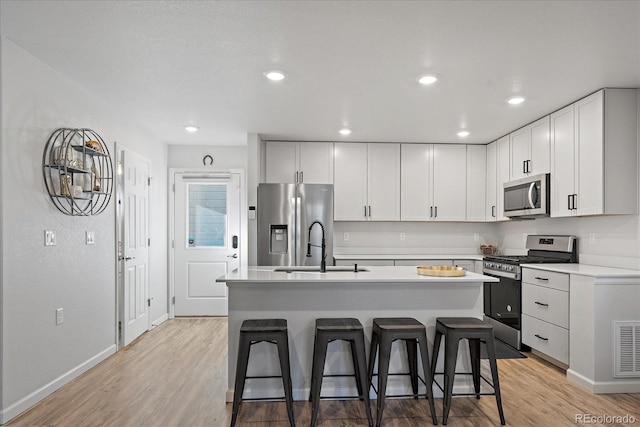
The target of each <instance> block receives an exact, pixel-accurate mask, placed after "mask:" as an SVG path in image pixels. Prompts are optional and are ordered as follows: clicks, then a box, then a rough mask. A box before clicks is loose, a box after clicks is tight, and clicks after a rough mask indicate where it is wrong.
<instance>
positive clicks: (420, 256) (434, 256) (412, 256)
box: [333, 254, 483, 261]
mask: <svg viewBox="0 0 640 427" xmlns="http://www.w3.org/2000/svg"><path fill="white" fill-rule="evenodd" d="M333 257H334V258H335V259H339V260H343V259H355V260H360V259H374V260H379V259H416V260H421V259H470V260H474V261H482V258H483V255H480V254H475V255H461V254H458V255H441V254H431V255H425V254H402V255H392V254H387V255H362V254H358V255H353V254H338V255H335V254H334V255H333Z"/></svg>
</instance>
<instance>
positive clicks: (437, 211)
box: [435, 206, 438, 218]
mask: <svg viewBox="0 0 640 427" xmlns="http://www.w3.org/2000/svg"><path fill="white" fill-rule="evenodd" d="M435 208H436V209H435V211H436V215H435V217H436V218H438V207H437V206H436V207H435Z"/></svg>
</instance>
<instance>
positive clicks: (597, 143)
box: [551, 89, 638, 217]
mask: <svg viewBox="0 0 640 427" xmlns="http://www.w3.org/2000/svg"><path fill="white" fill-rule="evenodd" d="M637 122H638V91H637V90H636V89H603V90H600V91H598V92H596V93H594V94H592V95H589V96H587V97H586V98H583V99H581V100H579V101H577V102H575V103H574V104H572V105H570V106H568V107H565V108H563V109H562V110H560V111H557V112H555V113H553V114H551V154H552V155H551V171H552V172H551V195H552V196H551V197H552V204H551V216H553V217H562V216H574V215H578V216H581V215H602V214H637V210H638V207H637V206H638V179H637V177H638V175H637V174H638V156H637V138H638V136H637Z"/></svg>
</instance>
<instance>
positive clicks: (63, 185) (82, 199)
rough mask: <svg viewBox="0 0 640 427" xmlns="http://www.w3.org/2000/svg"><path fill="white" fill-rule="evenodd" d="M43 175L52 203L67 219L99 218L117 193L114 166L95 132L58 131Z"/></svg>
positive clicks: (44, 159)
mask: <svg viewBox="0 0 640 427" xmlns="http://www.w3.org/2000/svg"><path fill="white" fill-rule="evenodd" d="M42 175H43V177H44V184H45V186H46V187H47V192H48V193H49V197H50V198H51V201H52V202H53V204H54V205H55V207H56V208H58V210H59V211H60V212H62V213H64V214H66V215H97V214H99V213H101V212H103V211H104V210H105V209H106V208H107V206H108V205H109V201H110V200H111V194H112V193H113V185H114V183H113V163H112V161H111V155H110V154H109V149H108V148H107V145H106V144H105V143H104V140H103V139H102V137H101V136H100V135H98V134H97V133H96V132H95V131H93V130H91V129H86V128H81V129H71V128H60V129H56V130H55V131H54V132H53V133H52V134H51V136H50V137H49V140H48V141H47V143H46V145H45V147H44V152H43V154H42Z"/></svg>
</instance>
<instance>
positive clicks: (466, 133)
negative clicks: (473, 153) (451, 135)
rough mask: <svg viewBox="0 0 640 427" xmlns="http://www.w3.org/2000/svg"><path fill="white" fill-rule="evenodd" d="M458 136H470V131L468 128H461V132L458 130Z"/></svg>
mask: <svg viewBox="0 0 640 427" xmlns="http://www.w3.org/2000/svg"><path fill="white" fill-rule="evenodd" d="M458 136H459V137H460V138H464V137H466V136H469V132H468V131H466V130H461V131H460V132H458Z"/></svg>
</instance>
